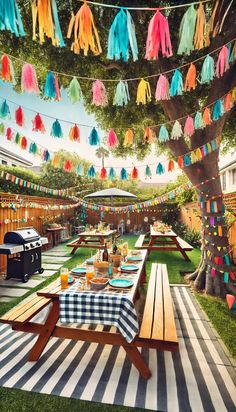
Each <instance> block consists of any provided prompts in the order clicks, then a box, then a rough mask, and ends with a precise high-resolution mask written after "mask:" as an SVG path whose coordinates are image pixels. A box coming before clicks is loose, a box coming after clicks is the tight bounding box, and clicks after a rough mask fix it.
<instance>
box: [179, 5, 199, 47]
mask: <svg viewBox="0 0 236 412" xmlns="http://www.w3.org/2000/svg"><path fill="white" fill-rule="evenodd" d="M196 18H197V13H196V10H195V8H194V5H192V6H190V7H189V8H188V9H187V11H186V12H185V14H184V16H183V18H182V21H181V24H180V30H179V37H180V43H179V48H178V52H177V53H178V54H187V55H189V54H190V53H191V52H192V51H193V50H194V45H193V38H194V33H195V25H196Z"/></svg>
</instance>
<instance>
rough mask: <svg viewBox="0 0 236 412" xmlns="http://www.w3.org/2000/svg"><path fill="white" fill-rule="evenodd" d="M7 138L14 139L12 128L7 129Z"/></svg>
mask: <svg viewBox="0 0 236 412" xmlns="http://www.w3.org/2000/svg"><path fill="white" fill-rule="evenodd" d="M6 138H7V140H10V141H11V140H12V138H13V132H12V130H11V128H10V127H8V128H7V131H6Z"/></svg>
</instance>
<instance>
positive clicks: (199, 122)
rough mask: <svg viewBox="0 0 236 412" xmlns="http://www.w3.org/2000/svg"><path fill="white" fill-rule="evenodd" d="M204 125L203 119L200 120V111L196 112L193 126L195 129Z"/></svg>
mask: <svg viewBox="0 0 236 412" xmlns="http://www.w3.org/2000/svg"><path fill="white" fill-rule="evenodd" d="M203 127H204V124H203V120H202V113H201V112H197V113H196V115H195V118H194V128H195V129H202V128H203Z"/></svg>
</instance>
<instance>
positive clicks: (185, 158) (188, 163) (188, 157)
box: [184, 154, 191, 166]
mask: <svg viewBox="0 0 236 412" xmlns="http://www.w3.org/2000/svg"><path fill="white" fill-rule="evenodd" d="M190 165H191V159H190V156H189V155H187V154H185V155H184V166H190Z"/></svg>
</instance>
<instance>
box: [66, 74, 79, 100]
mask: <svg viewBox="0 0 236 412" xmlns="http://www.w3.org/2000/svg"><path fill="white" fill-rule="evenodd" d="M67 95H68V97H69V99H70V101H71V103H73V104H75V103H77V102H79V101H80V100H81V99H82V98H83V94H82V90H81V87H80V84H79V82H78V80H77V79H76V77H73V79H72V80H71V82H70V84H69V87H68V89H67Z"/></svg>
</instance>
